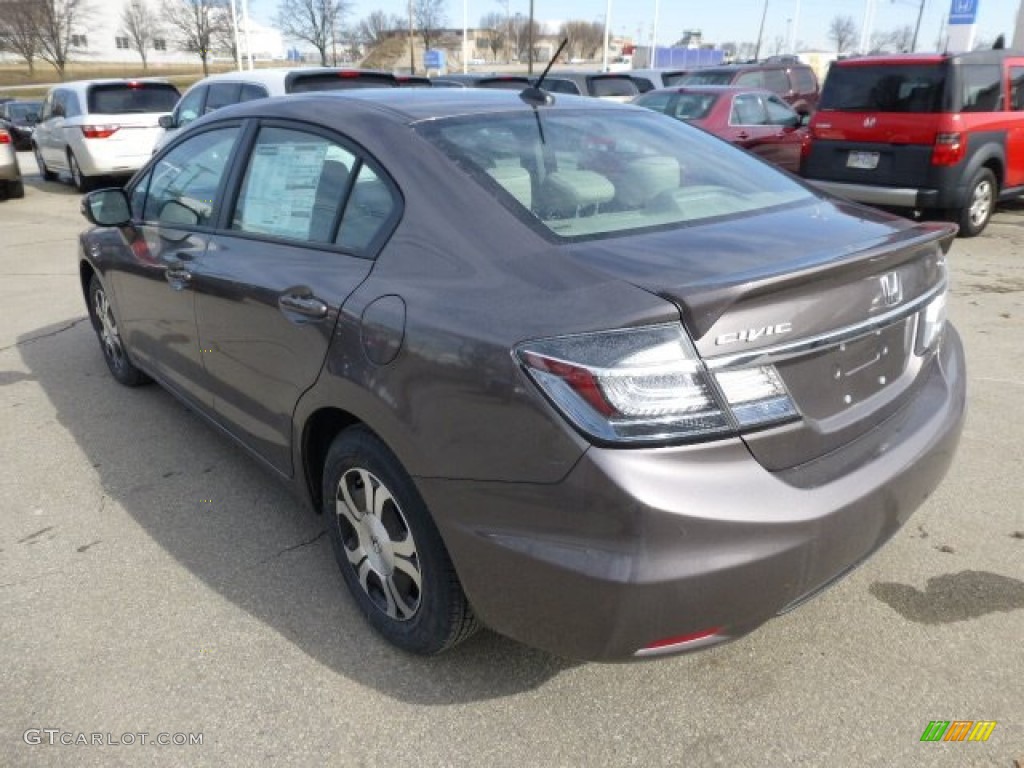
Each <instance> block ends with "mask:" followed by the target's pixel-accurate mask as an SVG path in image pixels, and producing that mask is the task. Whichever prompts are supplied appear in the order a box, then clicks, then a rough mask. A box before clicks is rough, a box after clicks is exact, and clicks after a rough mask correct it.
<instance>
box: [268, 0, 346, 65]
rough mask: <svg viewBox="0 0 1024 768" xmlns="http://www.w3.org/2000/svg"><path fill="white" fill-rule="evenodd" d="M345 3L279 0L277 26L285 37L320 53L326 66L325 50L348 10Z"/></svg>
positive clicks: (334, 39)
mask: <svg viewBox="0 0 1024 768" xmlns="http://www.w3.org/2000/svg"><path fill="white" fill-rule="evenodd" d="M351 7H352V5H351V3H349V2H348V0H281V2H280V3H279V4H278V6H277V27H278V29H280V30H281V33H282V34H284V36H285V37H291V38H294V39H295V40H304V41H306V42H307V43H309V44H310V45H312V46H313V47H314V48H316V50H317V52H318V53H319V54H320V66H322V67H326V66H327V49H328V47H330V46H333V45H334V44H335V42H336V37H337V29H338V27H339V26H341V17H342V16H343V15H344V14H345V13H346V12H347V11H348V10H349V8H351Z"/></svg>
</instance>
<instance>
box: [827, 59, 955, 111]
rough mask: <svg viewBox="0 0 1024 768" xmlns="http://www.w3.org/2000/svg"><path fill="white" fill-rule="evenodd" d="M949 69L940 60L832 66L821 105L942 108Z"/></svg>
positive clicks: (872, 108) (866, 108)
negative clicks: (925, 62) (915, 62)
mask: <svg viewBox="0 0 1024 768" xmlns="http://www.w3.org/2000/svg"><path fill="white" fill-rule="evenodd" d="M947 71H948V70H947V68H946V67H945V66H943V65H942V64H940V63H936V64H885V65H879V66H850V67H832V69H831V70H829V73H828V77H827V78H826V79H825V87H824V89H823V90H822V92H821V103H820V104H819V105H818V108H819V109H830V110H836V111H848V112H913V113H928V112H940V111H942V109H943V103H944V94H945V90H946V72H947Z"/></svg>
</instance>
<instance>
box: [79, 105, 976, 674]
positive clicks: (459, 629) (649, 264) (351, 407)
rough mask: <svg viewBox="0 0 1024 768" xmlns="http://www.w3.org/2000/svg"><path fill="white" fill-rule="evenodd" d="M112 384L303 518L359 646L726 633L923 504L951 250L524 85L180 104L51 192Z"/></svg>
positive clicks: (941, 451) (587, 643)
mask: <svg viewBox="0 0 1024 768" xmlns="http://www.w3.org/2000/svg"><path fill="white" fill-rule="evenodd" d="M83 211H84V213H85V215H86V217H87V218H88V219H89V220H90V221H91V222H92V223H93V224H96V225H97V226H96V227H95V228H93V229H91V230H89V231H88V232H86V233H85V234H83V235H82V237H81V257H80V270H81V283H82V291H83V293H84V295H85V298H86V301H87V304H88V308H89V313H90V316H91V319H92V324H93V326H94V327H95V329H96V332H97V335H98V337H99V340H100V346H101V349H102V351H103V354H104V356H105V358H106V362H107V365H108V366H109V368H110V371H111V373H112V374H113V376H114V377H115V378H116V379H117V380H118V381H120V382H121V383H122V384H125V385H128V386H134V385H139V384H142V383H144V382H147V381H149V380H151V379H153V380H156V381H158V382H159V383H160V384H161V385H162V386H164V387H166V388H167V389H168V390H170V391H171V392H173V393H174V394H175V395H176V396H177V397H179V398H181V399H182V400H183V401H184V402H185V403H187V404H188V405H189V406H190V407H192V408H193V409H195V410H196V411H197V412H198V413H200V414H202V415H204V416H205V417H206V418H208V419H209V421H210V422H211V423H212V424H214V425H216V427H218V428H219V429H220V430H222V431H223V432H225V433H227V434H228V435H230V436H232V437H233V438H234V439H235V440H236V441H237V442H238V443H239V444H240V445H241V446H243V447H244V448H246V449H247V450H248V451H249V452H251V453H252V454H254V455H255V456H257V457H258V458H259V459H260V460H261V461H262V463H264V464H265V465H267V466H268V467H269V468H270V470H271V471H272V472H273V473H274V474H276V475H278V476H280V477H281V478H282V479H284V480H285V481H286V482H287V483H289V484H290V485H291V486H292V487H293V488H294V489H295V491H296V492H297V493H298V494H300V495H301V496H302V497H303V498H305V499H306V500H308V501H309V503H310V504H311V505H312V506H313V508H314V509H316V510H318V511H319V512H321V513H322V514H323V515H324V516H325V520H326V523H327V527H328V529H329V531H330V536H331V538H332V540H333V545H334V551H335V554H336V556H337V560H338V564H339V566H340V568H341V571H342V573H343V574H344V578H345V581H346V582H347V585H348V588H349V590H350V591H351V593H352V597H353V598H354V600H355V601H356V603H357V604H358V605H359V607H360V609H361V610H362V612H363V613H364V614H365V615H366V617H367V619H368V620H369V621H370V623H371V624H372V625H373V626H374V627H375V628H376V629H377V630H378V631H379V632H380V633H381V634H382V635H383V636H384V637H385V638H387V639H388V640H389V641H391V642H392V643H394V644H396V645H398V646H400V647H402V648H405V649H408V650H410V651H414V652H417V653H425V654H429V653H436V652H439V651H442V650H444V649H446V648H449V647H451V646H453V645H454V644H456V643H458V642H459V641H461V640H463V639H465V638H466V637H468V636H469V635H470V634H472V632H473V631H474V630H475V629H476V628H477V627H478V626H479V625H484V626H487V627H490V628H492V629H494V630H496V631H497V632H500V633H503V634H505V635H508V636H510V637H513V638H516V639H518V640H520V641H522V642H524V643H529V644H531V645H534V646H537V647H540V648H544V649H547V650H549V651H551V652H553V653H557V654H560V655H564V656H569V657H574V658H579V659H624V658H631V657H638V656H639V657H645V656H654V655H659V654H667V653H675V652H680V651H689V650H694V649H697V648H704V647H708V646H711V645H714V644H716V643H721V642H724V641H727V640H730V639H734V638H736V637H738V636H740V635H742V634H744V633H746V632H749V631H751V630H752V629H754V628H755V627H757V626H758V625H760V624H762V623H763V622H765V621H767V620H768V619H770V618H771V617H773V616H775V615H777V614H779V613H782V612H784V611H787V610H789V609H790V608H792V607H794V606H796V605H798V604H799V603H801V602H802V601H804V600H806V599H808V598H809V597H810V596H812V595H814V594H815V593H817V592H818V591H820V590H822V589H823V588H825V587H826V586H828V585H830V584H832V583H833V582H835V581H836V580H837V579H838V578H839V577H841V576H843V575H844V574H846V573H847V572H848V571H850V570H851V569H852V568H854V567H855V566H856V565H858V564H859V563H861V562H862V561H863V560H864V559H865V558H866V557H868V556H869V555H870V554H871V553H872V552H874V551H875V550H876V549H878V548H879V547H880V546H881V545H882V544H883V543H884V542H885V541H886V540H887V539H888V538H889V537H890V536H892V534H893V533H894V532H895V531H896V530H897V529H898V528H899V527H900V526H901V525H902V524H903V523H904V522H906V520H907V518H908V517H909V516H910V514H911V513H912V512H913V510H914V509H915V508H916V507H917V506H918V505H919V504H921V503H922V502H923V501H924V500H925V499H926V498H927V497H928V495H929V494H930V493H931V492H932V491H933V490H934V489H935V487H936V486H937V485H938V483H939V482H940V481H941V479H942V477H943V475H944V474H945V472H946V470H947V468H948V467H949V465H950V462H951V460H952V458H953V455H954V451H955V448H956V444H957V440H958V438H959V435H960V430H961V426H962V421H963V416H964V404H965V373H964V356H963V350H962V347H961V344H960V340H959V337H958V336H957V333H956V331H955V330H954V329H953V327H952V326H951V325H950V324H948V323H947V322H946V311H945V310H946V295H947V287H948V286H947V279H948V278H947V269H946V261H945V253H946V251H947V249H948V248H949V245H950V242H951V238H952V237H953V234H954V228H953V227H951V226H949V225H945V224H916V223H913V222H911V221H908V220H905V219H900V218H895V217H893V216H890V215H888V214H885V213H881V212H878V211H875V210H871V209H867V208H862V207H860V206H858V205H855V204H851V203H848V202H843V201H841V200H838V199H834V198H830V197H828V196H826V195H824V194H822V193H819V192H816V191H815V190H813V189H811V188H809V187H807V186H804V185H803V184H802V183H801V182H800V181H799V180H797V179H795V178H793V177H790V176H788V175H785V174H783V173H781V172H779V171H777V170H775V169H774V168H773V167H771V166H769V165H767V164H765V163H763V162H761V161H760V160H758V159H756V158H754V157H752V156H750V155H748V154H747V153H745V152H742V151H740V150H737V149H734V148H732V147H730V146H728V145H726V144H724V143H723V142H721V141H719V140H718V139H715V138H713V137H711V136H709V135H707V134H705V133H704V132H703V131H700V130H698V129H695V128H692V127H690V126H688V125H686V124H684V123H681V122H678V121H675V120H667V119H665V117H664V116H662V115H657V114H654V113H652V112H650V111H648V110H645V109H642V108H639V107H631V106H623V105H618V104H606V103H602V102H600V101H597V100H589V99H583V98H578V97H571V96H562V95H559V96H557V97H556V98H554V99H553V98H551V97H549V96H547V95H546V94H543V93H538V91H536V90H534V89H531V90H530V92H527V93H523V94H519V93H515V92H509V91H486V90H479V91H478V90H473V89H452V90H447V89H445V90H441V89H437V90H433V89H423V90H416V89H409V90H406V89H391V90H379V91H378V90H366V91H353V92H346V93H311V94H305V95H297V96H289V97H283V98H280V99H265V100H261V101H253V102H249V103H246V104H241V105H238V106H234V107H227V108H225V109H222V110H218V111H217V112H214V113H211V114H210V115H208V116H207V117H204V118H202V119H200V120H198V121H196V122H195V123H193V124H192V125H191V126H190V127H189V128H188V129H187V130H185V131H183V132H182V133H181V134H180V135H177V136H175V138H174V140H173V141H172V142H171V143H169V144H168V145H167V146H166V147H164V148H162V149H161V151H160V152H159V153H158V154H157V155H156V156H155V157H154V158H153V159H152V160H151V161H150V162H149V164H148V165H147V166H146V167H144V168H143V169H142V170H141V171H140V172H139V173H138V174H137V175H136V176H135V178H134V179H133V180H132V181H131V182H130V183H129V184H128V185H127V187H126V188H125V189H124V190H120V189H116V190H102V191H98V192H94V193H92V194H90V195H88V196H87V197H85V198H84V200H83Z"/></svg>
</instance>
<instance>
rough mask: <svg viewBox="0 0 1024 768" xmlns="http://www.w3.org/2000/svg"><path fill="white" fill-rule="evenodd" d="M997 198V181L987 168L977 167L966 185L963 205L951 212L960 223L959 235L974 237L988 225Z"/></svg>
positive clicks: (954, 219)
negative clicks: (965, 196)
mask: <svg viewBox="0 0 1024 768" xmlns="http://www.w3.org/2000/svg"><path fill="white" fill-rule="evenodd" d="M998 199H999V183H998V182H997V181H996V177H995V174H994V173H992V171H990V170H989V169H988V168H979V169H978V171H977V173H975V174H974V176H973V177H972V178H971V182H970V184H968V185H967V198H966V199H965V201H964V207H963V208H960V209H958V210H956V211H954V212H953V216H952V217H951V218H952V219H953V221H955V222H956V223H957V224H959V225H960V232H959V233H958V234H959V235H960V237H975V236H976V235H980V234H981V233H982V230H984V229H985V227H986V226H988V222H989V220H990V219H991V218H992V213H993V211H995V209H996V201H997V200H998Z"/></svg>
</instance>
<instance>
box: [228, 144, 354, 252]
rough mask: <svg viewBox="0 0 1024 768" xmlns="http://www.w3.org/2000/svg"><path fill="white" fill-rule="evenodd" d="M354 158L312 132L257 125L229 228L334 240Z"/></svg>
mask: <svg viewBox="0 0 1024 768" xmlns="http://www.w3.org/2000/svg"><path fill="white" fill-rule="evenodd" d="M356 165H357V160H356V157H355V156H354V155H353V154H352V153H351V152H349V151H348V150H347V149H345V148H344V147H341V146H339V145H338V144H336V143H334V142H332V141H330V140H328V139H326V138H324V137H323V136H318V135H316V134H311V133H306V132H304V131H294V130H290V129H286V128H263V129H262V130H260V133H259V136H258V137H257V139H256V144H255V145H254V146H253V149H252V154H251V155H250V157H249V166H248V168H247V169H246V172H245V180H244V181H243V182H242V191H241V194H240V195H239V196H238V205H237V206H236V208H235V214H234V216H233V217H232V224H231V228H232V229H235V230H238V231H240V232H250V233H254V234H261V235H270V236H272V237H281V238H286V239H289V240H299V241H302V242H310V243H330V242H333V241H334V232H335V229H336V227H337V223H338V218H339V213H340V211H341V207H342V205H343V204H344V203H345V199H346V196H347V194H348V188H349V180H350V178H351V175H352V172H353V171H354V170H355V168H356Z"/></svg>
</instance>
